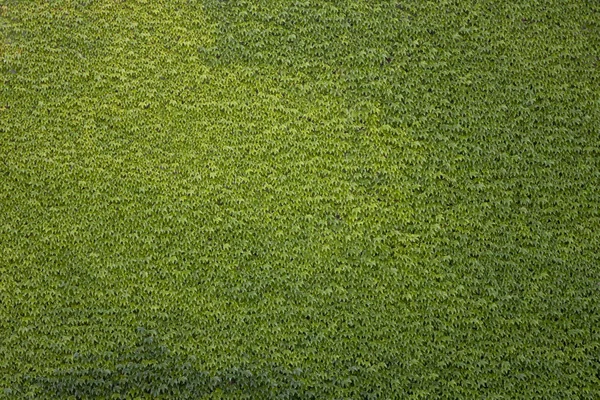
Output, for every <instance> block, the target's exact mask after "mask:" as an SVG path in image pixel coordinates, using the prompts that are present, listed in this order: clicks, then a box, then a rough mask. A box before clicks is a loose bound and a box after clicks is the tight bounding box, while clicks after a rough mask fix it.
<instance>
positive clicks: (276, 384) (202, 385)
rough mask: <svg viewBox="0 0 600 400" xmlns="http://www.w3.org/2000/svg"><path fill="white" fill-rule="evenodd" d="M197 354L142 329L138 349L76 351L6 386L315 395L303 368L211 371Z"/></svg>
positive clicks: (37, 393) (62, 393)
mask: <svg viewBox="0 0 600 400" xmlns="http://www.w3.org/2000/svg"><path fill="white" fill-rule="evenodd" d="M197 365H198V362H197V360H196V359H195V358H194V357H185V356H182V355H178V354H173V353H172V352H171V351H170V350H169V349H168V348H167V347H166V346H165V345H164V344H162V343H161V341H160V338H159V337H157V335H156V332H154V331H149V330H146V329H143V328H139V329H138V342H137V344H136V345H135V346H134V347H132V348H125V349H123V350H122V351H121V352H119V353H117V354H115V353H111V354H105V355H90V354H88V355H83V354H79V353H76V354H74V355H73V364H72V366H71V367H70V368H65V369H58V370H55V371H53V372H52V373H50V374H48V375H45V376H26V377H25V378H24V379H23V383H22V385H21V387H20V389H19V390H17V391H15V392H13V391H12V390H5V394H14V395H19V396H24V397H28V398H40V397H42V398H65V397H69V398H70V397H73V396H74V397H75V398H113V399H114V398H117V399H119V398H131V397H134V398H135V397H138V396H141V397H144V396H151V397H152V398H178V399H198V398H201V397H203V396H206V395H210V394H215V393H222V394H225V395H236V396H239V397H241V398H245V397H249V398H255V396H258V395H260V397H262V398H264V397H269V398H297V397H298V396H299V395H300V393H302V398H310V397H312V396H311V394H310V391H309V390H306V388H305V387H303V383H302V380H301V379H302V370H301V369H296V370H294V371H288V370H286V369H284V368H281V367H278V366H272V367H271V368H269V369H268V371H265V370H257V369H256V368H252V367H251V366H241V367H239V368H230V369H227V370H224V371H222V372H220V373H217V374H215V373H209V372H206V371H203V370H201V369H199V368H198V366H197Z"/></svg>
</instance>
